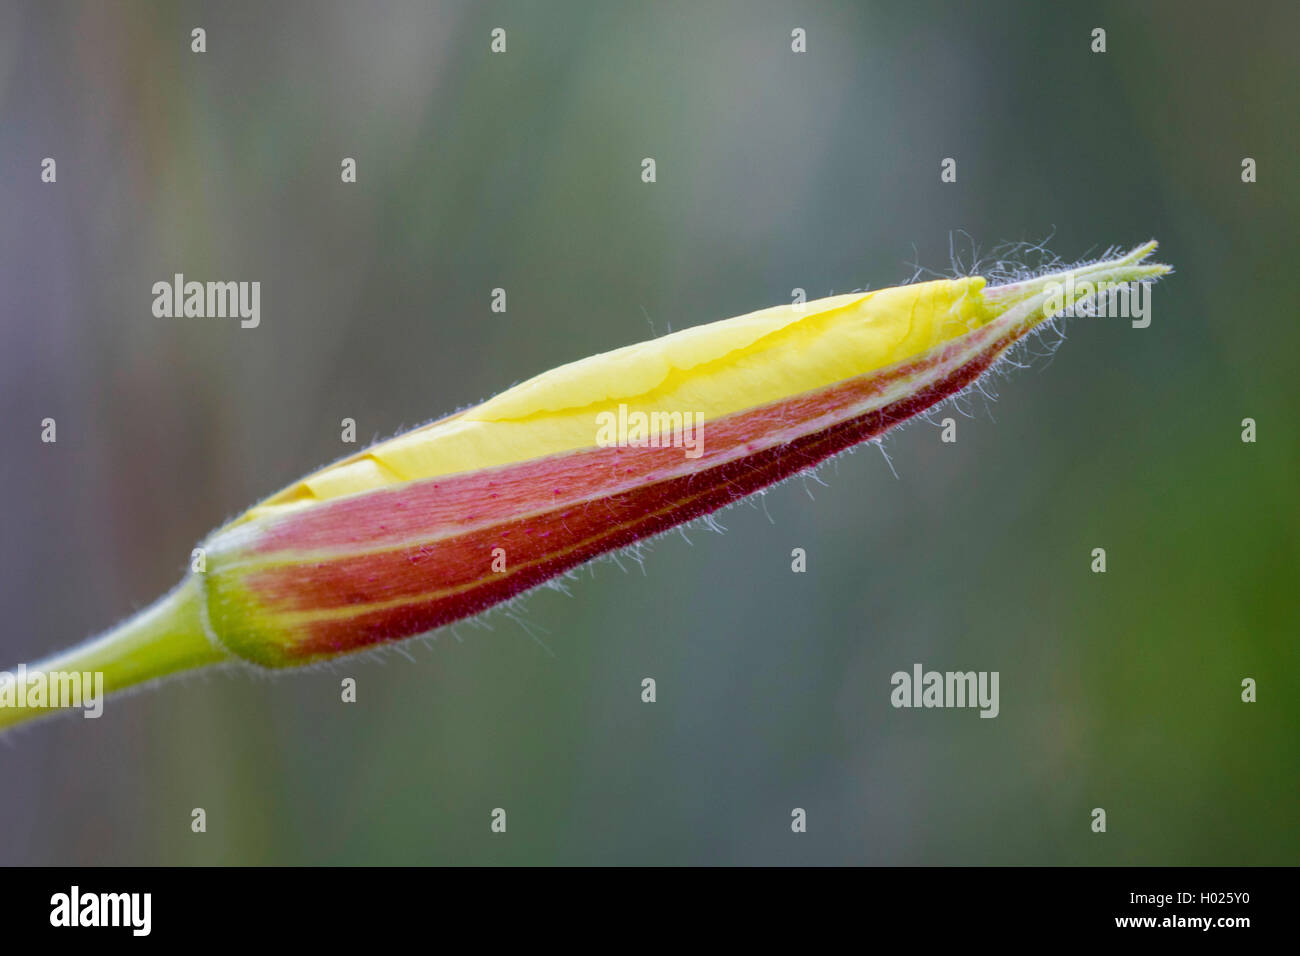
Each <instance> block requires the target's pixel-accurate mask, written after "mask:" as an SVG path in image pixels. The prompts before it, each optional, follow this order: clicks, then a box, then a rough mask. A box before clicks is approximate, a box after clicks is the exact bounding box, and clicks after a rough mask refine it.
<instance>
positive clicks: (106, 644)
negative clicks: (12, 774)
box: [0, 575, 231, 731]
mask: <svg viewBox="0 0 1300 956" xmlns="http://www.w3.org/2000/svg"><path fill="white" fill-rule="evenodd" d="M201 600H202V596H201V593H200V590H199V585H198V581H197V580H196V579H195V578H194V576H193V575H190V576H188V577H186V579H185V580H184V581H182V582H181V583H180V584H179V585H178V586H177V587H176V588H174V589H173V590H172V591H171V592H170V593H168V594H166V595H164V596H163V597H161V598H159V599H158V600H157V601H155V602H154V603H153V604H151V605H150V606H149V607H147V608H145V609H144V610H142V611H140V612H139V613H138V614H135V615H134V616H132V617H130V618H128V619H127V620H125V621H123V622H122V623H121V624H119V625H118V626H117V627H115V628H113V629H112V630H110V631H108V632H107V633H105V634H103V635H101V636H99V637H96V638H93V639H92V640H89V641H87V642H85V643H84V644H81V645H78V646H77V647H73V648H69V649H68V650H66V651H62V652H60V653H58V654H54V655H52V656H50V657H47V658H45V659H43V660H40V661H37V662H36V663H34V664H28V665H27V666H26V668H25V669H23V668H19V669H17V670H19V671H20V672H23V671H24V670H25V680H26V682H27V683H28V685H29V686H30V684H31V682H32V681H33V680H37V681H40V680H44V681H45V683H46V684H47V685H48V686H49V687H50V689H52V688H53V685H54V684H55V679H54V678H53V677H52V676H51V675H55V674H81V675H85V674H92V675H95V674H102V675H103V693H104V694H105V695H108V694H113V693H116V692H117V691H121V690H125V689H126V688H128V687H132V686H134V685H137V684H143V683H146V682H148V681H154V680H158V679H160V678H163V677H167V676H169V675H171V674H176V673H179V672H181V671H186V670H192V669H194V668H197V667H206V666H208V665H211V664H218V663H221V662H223V661H228V660H230V659H231V658H230V656H229V655H228V654H227V653H226V652H224V651H222V650H220V649H218V648H217V647H215V646H214V645H213V643H212V642H211V641H209V640H208V637H207V633H206V631H205V629H204V626H203V619H202V617H201V611H200V602H201ZM41 675H44V676H43V677H42V676H41ZM19 676H21V674H20V675H19ZM12 679H13V680H14V681H15V682H17V681H18V679H19V678H18V677H14V678H12ZM7 680H10V678H8V677H0V681H7ZM93 687H94V684H91V685H90V686H86V687H85V691H84V693H83V695H82V696H83V700H84V698H85V697H86V696H87V695H88V694H89V693H90V692H91V691H92V689H93ZM10 690H11V691H15V692H16V691H17V688H16V687H15V688H10ZM51 696H52V694H51V693H48V692H47V693H46V694H44V695H43V699H42V702H41V704H40V705H34V704H31V703H30V702H29V703H28V704H27V705H26V706H18V705H17V704H16V703H10V702H9V694H7V693H0V731H3V730H6V729H8V728H10V727H13V726H16V725H18V724H21V723H25V722H26V721H30V720H37V719H39V718H41V717H47V716H50V715H52V714H55V713H58V712H60V709H61V708H58V707H53V706H50V705H51V704H52V703H57V702H55V701H53V700H51Z"/></svg>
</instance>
